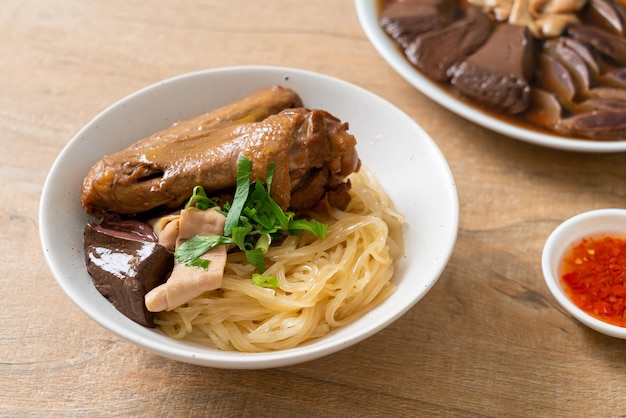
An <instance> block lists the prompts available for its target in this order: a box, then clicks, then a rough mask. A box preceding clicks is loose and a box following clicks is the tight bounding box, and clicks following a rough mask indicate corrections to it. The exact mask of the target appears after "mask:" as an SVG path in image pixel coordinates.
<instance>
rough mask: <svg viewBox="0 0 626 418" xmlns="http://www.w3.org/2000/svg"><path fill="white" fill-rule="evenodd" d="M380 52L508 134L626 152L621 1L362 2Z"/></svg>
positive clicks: (624, 10)
mask: <svg viewBox="0 0 626 418" xmlns="http://www.w3.org/2000/svg"><path fill="white" fill-rule="evenodd" d="M355 7H356V11H357V15H358V17H359V20H360V22H361V25H362V27H363V29H364V31H365V33H366V35H367V37H368V38H369V40H370V41H371V42H372V44H373V45H374V47H375V48H376V49H377V51H378V52H379V53H380V54H381V55H382V57H383V58H384V59H385V60H386V61H387V62H388V63H389V64H390V65H391V66H392V67H393V68H394V69H395V70H396V71H397V72H398V73H399V74H400V75H401V76H402V77H403V78H404V79H405V80H407V81H408V82H409V83H410V84H412V85H413V86H414V87H416V88H417V89H418V90H420V91H421V92H422V93H423V94H425V95H426V96H427V97H429V98H430V99H432V100H434V101H436V102H437V103H439V104H441V105H442V106H444V107H446V108H447V109H449V110H450V111H452V112H454V113H456V114H458V115H460V116H462V117H464V118H466V119H468V120H470V121H472V122H474V123H477V124H479V125H481V126H483V127H486V128H488V129H491V130H493V131H495V132H498V133H501V134H503V135H506V136H509V137H512V138H516V139H519V140H523V141H526V142H530V143H534V144H537V145H542V146H547V147H552V148H557V149H564V150H570V151H580V152H621V151H626V3H624V1H623V0H564V1H562V0H559V1H556V0H541V1H540V0H494V1H486V0H365V1H362V0H356V1H355Z"/></svg>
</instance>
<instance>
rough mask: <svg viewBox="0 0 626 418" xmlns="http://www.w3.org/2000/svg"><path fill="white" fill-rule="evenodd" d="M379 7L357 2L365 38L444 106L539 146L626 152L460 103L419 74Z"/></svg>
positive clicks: (371, 1) (622, 144) (373, 0)
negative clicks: (542, 130)
mask: <svg viewBox="0 0 626 418" xmlns="http://www.w3.org/2000/svg"><path fill="white" fill-rule="evenodd" d="M379 3H380V1H379V0H354V4H355V8H356V12H357V16H358V18H359V21H360V23H361V26H362V28H363V31H364V32H365V35H366V36H367V37H368V39H369V40H370V42H371V43H372V44H373V45H374V47H375V48H376V50H377V51H378V53H379V54H380V55H382V57H383V58H384V59H385V60H386V61H387V63H389V65H391V67H392V68H393V69H394V70H396V72H397V73H398V74H400V76H402V77H403V78H404V79H405V80H406V81H407V82H409V83H410V84H412V85H413V86H414V87H415V88H417V89H418V90H419V91H421V92H422V93H423V94H424V95H426V96H427V97H429V98H430V99H431V100H433V101H435V102H437V103H439V104H440V105H441V106H443V107H445V108H447V109H448V110H450V111H452V112H454V113H456V114H457V115H459V116H461V117H463V118H465V119H467V120H470V121H472V122H474V123H476V124H478V125H481V126H483V127H485V128H488V129H491V130H492V131H495V132H498V133H501V134H504V135H507V136H510V137H512V138H516V139H519V140H522V141H526V142H530V143H533V144H537V145H542V146H546V147H550V148H557V149H563V150H570V151H581V152H621V151H626V140H624V141H591V140H586V139H574V138H564V137H562V136H558V135H550V134H544V133H539V132H537V131H536V130H532V129H525V128H523V127H521V126H517V125H513V124H510V123H507V122H505V121H503V120H500V119H498V118H496V117H493V116H490V115H489V114H487V113H485V112H482V111H481V110H480V109H479V108H476V107H473V106H469V105H467V104H465V103H464V102H462V101H460V100H457V99H456V98H455V97H454V96H453V95H450V94H448V93H447V92H446V91H445V90H443V89H442V88H441V87H440V86H438V85H437V84H436V83H433V82H432V81H430V80H429V79H428V78H426V77H424V76H423V75H422V74H421V73H420V72H419V71H417V70H416V69H415V67H413V65H411V63H410V62H409V61H408V60H407V59H406V58H405V56H404V55H403V53H402V51H401V49H400V48H399V47H398V46H397V45H396V44H395V42H394V41H393V40H392V39H391V38H390V37H389V36H387V34H386V33H385V31H384V30H383V29H382V28H381V27H380V25H379V24H378V20H379V15H378V10H379V9H378V7H379V6H378V5H379Z"/></svg>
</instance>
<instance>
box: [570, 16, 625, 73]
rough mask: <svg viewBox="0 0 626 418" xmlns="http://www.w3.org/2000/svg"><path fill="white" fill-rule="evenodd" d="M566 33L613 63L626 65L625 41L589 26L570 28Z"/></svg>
mask: <svg viewBox="0 0 626 418" xmlns="http://www.w3.org/2000/svg"><path fill="white" fill-rule="evenodd" d="M567 33H568V34H569V35H571V36H573V37H574V38H576V39H578V40H579V41H581V42H583V43H585V44H588V45H590V46H592V47H594V48H595V49H596V50H598V51H599V52H601V53H602V54H604V55H606V56H607V57H610V58H611V59H613V60H614V61H615V62H617V63H619V64H621V65H626V39H624V38H621V37H619V36H617V35H613V34H611V33H609V32H606V31H603V30H602V29H598V28H596V27H593V26H589V25H573V26H570V27H568V28H567Z"/></svg>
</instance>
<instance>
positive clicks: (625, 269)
mask: <svg viewBox="0 0 626 418" xmlns="http://www.w3.org/2000/svg"><path fill="white" fill-rule="evenodd" d="M560 271H561V283H562V284H563V287H564V290H565V293H566V294H567V295H568V296H569V298H570V299H571V300H572V302H574V304H575V305H576V306H578V307H579V308H580V309H582V310H583V311H585V312H586V313H588V314H589V315H591V316H593V317H594V318H597V319H599V320H601V321H604V322H606V323H609V324H612V325H617V326H620V327H626V286H625V284H626V283H625V279H626V239H624V238H616V237H607V236H602V237H589V238H584V239H583V240H581V241H580V242H579V243H577V244H575V245H574V246H573V247H572V248H571V249H570V250H569V251H568V252H567V253H566V254H565V257H564V258H563V261H562V263H561V270H560Z"/></svg>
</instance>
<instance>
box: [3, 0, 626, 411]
mask: <svg viewBox="0 0 626 418" xmlns="http://www.w3.org/2000/svg"><path fill="white" fill-rule="evenodd" d="M250 64H264V65H280V66H289V67H295V68H303V69H307V70H312V71H316V72H321V73H324V74H328V75H331V76H335V77H339V78H341V79H344V80H346V81H349V82H351V83H354V84H356V85H359V86H362V87H364V88H366V89H368V90H370V91H372V92H374V93H376V94H378V95H380V96H382V97H383V98H385V99H387V100H389V101H391V102H392V103H394V104H395V105H396V106H398V107H399V108H400V109H402V110H403V111H404V112H406V113H407V114H408V115H410V116H411V117H412V118H413V119H414V120H416V121H417V122H418V123H419V124H420V125H421V126H422V127H423V128H424V129H425V130H426V131H427V132H428V133H429V134H430V135H431V136H432V138H433V139H434V140H435V142H436V143H437V144H438V146H439V147H440V148H441V150H442V151H443V153H444V155H445V156H446V158H447V160H448V162H449V164H450V166H451V169H452V171H453V173H454V175H455V178H456V185H457V188H458V193H459V200H460V229H459V235H458V241H457V245H456V248H455V250H454V253H453V255H452V258H451V260H450V263H449V265H448V267H447V268H446V270H445V271H444V273H443V275H442V276H441V278H440V279H439V281H438V282H437V284H436V285H435V286H434V288H433V289H432V291H431V292H430V293H429V294H427V295H426V297H425V298H424V299H422V301H420V302H419V303H418V304H417V305H416V306H415V307H414V308H413V309H411V310H410V311H409V312H408V313H407V314H406V315H404V316H403V317H402V318H400V319H399V320H398V321H396V322H395V323H393V324H392V325H391V326H389V327H388V328H386V329H385V330H383V331H381V332H380V333H378V334H376V335H374V336H372V337H371V338H369V339H367V340H365V341H363V342H361V343H359V344H357V345H355V346H353V347H351V348H348V349H345V350H343V351H341V352H338V353H336V354H334V355H330V356H328V357H325V358H322V359H319V360H315V361H311V362H308V363H304V364H300V365H295V366H290V367H284V368H278V369H270V370H258V371H229V370H218V369H211V368H204V367H198V366H192V365H187V364H183V363H178V362H174V361H171V360H167V359H164V358H161V357H159V356H157V355H154V354H151V353H149V352H147V351H145V350H143V349H140V348H138V347H136V346H134V345H132V344H130V343H128V342H126V341H123V340H120V339H119V338H117V337H116V336H114V335H113V334H111V333H110V332H108V331H107V330H105V329H103V328H101V327H100V326H98V325H97V324H95V323H94V322H93V321H92V320H90V319H89V318H88V317H87V316H86V315H84V314H83V313H82V312H81V311H80V310H79V309H78V308H76V307H75V306H74V305H73V303H72V302H71V301H70V300H69V299H68V298H67V297H66V296H65V294H64V293H63V292H62V290H61V289H60V287H59V286H58V285H57V284H56V282H55V280H54V279H53V277H52V275H51V273H50V272H49V270H48V268H47V266H46V264H45V261H44V258H43V255H42V252H41V245H40V242H39V230H38V227H39V225H38V203H39V197H40V193H41V190H42V186H43V183H44V181H45V178H46V175H47V173H48V170H49V169H50V167H51V165H52V163H53V161H54V160H55V158H56V156H57V155H58V153H59V152H60V151H61V149H62V148H63V147H64V146H65V144H66V143H67V142H68V141H69V139H70V138H71V137H72V136H73V135H74V134H75V133H76V132H77V131H78V130H79V129H80V128H81V127H82V126H83V125H84V124H86V123H87V122H88V121H89V120H90V119H91V118H93V117H94V116H96V115H97V114H98V113H99V112H100V111H102V110H103V109H104V108H105V107H107V106H108V105H110V104H111V103H113V102H115V101H117V100H119V99H120V98H122V97H124V96H126V95H127V94H129V93H131V92H133V91H135V90H137V89H139V88H141V87H144V86H146V85H148V84H151V83H154V82H156V81H158V80H161V79H164V78H167V77H171V76H175V75H179V74H182V73H186V72H189V71H195V70H199V69H206V68H216V67H223V66H234V65H250ZM0 146H1V150H0V179H1V182H0V201H1V202H2V203H3V204H2V206H0V224H1V225H2V230H1V232H0V254H1V255H0V281H1V286H0V301H1V302H0V303H1V306H2V309H1V318H2V324H1V326H0V376H1V378H0V415H2V416H5V415H6V416H225V417H240V416H241V417H259V416H306V417H316V416H319V417H336V416H344V417H352V416H355V417H356V416H359V417H362V416H367V417H379V416H446V417H450V416H491V417H502V416H519V417H524V416H528V417H531V416H532V417H538V416H545V417H555V416H568V417H569V416H580V417H589V416H607V417H609V416H610V417H618V416H626V364H625V363H626V341H623V340H619V339H615V338H611V337H607V336H604V335H601V334H598V333H596V332H594V331H592V330H590V329H588V328H586V327H585V326H583V325H581V324H580V323H579V322H577V321H576V320H574V319H573V318H572V317H571V316H569V315H568V314H567V313H566V312H565V311H564V310H563V309H561V308H560V307H559V306H558V305H557V304H556V301H555V300H554V299H553V298H552V296H551V295H550V293H549V291H548V289H547V287H546V286H545V284H544V281H543V277H542V274H541V268H540V257H541V251H542V247H543V244H544V242H545V240H546V238H547V236H548V234H549V233H550V232H551V230H552V229H553V228H554V227H556V226H557V225H558V224H559V223H560V222H562V221H563V220H565V219H566V218H568V217H570V216H572V215H574V214H577V213H579V212H582V211H586V210H589V209H594V208H603V207H623V206H624V205H625V204H626V155H625V154H623V153H617V154H583V153H572V152H565V151H559V150H553V149H548V148H542V147H539V146H534V145H530V144H527V143H523V142H520V141H517V140H514V139H511V138H507V137H504V136H502V135H499V134H495V133H492V132H490V131H488V130H486V129H483V128H481V127H479V126H476V125H473V124H472V123H470V122H467V121H466V120H464V119H462V118H461V117H459V116H456V115H454V114H452V113H450V112H449V111H447V110H445V109H444V108H442V107H440V106H439V105H437V104H435V103H434V102H432V101H430V100H429V99H427V98H426V97H425V96H423V95H422V94H421V93H419V92H418V91H416V90H415V89H413V88H412V87H411V86H410V85H409V84H407V83H406V82H405V81H404V80H403V79H401V78H400V76H399V75H397V74H396V73H395V72H394V71H393V70H392V69H391V67H390V66H389V65H388V64H387V63H385V62H384V61H383V59H382V58H381V57H380V56H379V55H378V53H377V52H376V51H375V50H374V48H373V46H372V45H371V44H370V43H369V42H368V40H367V38H366V37H365V35H364V33H363V31H362V29H361V27H360V25H359V23H358V20H357V17H356V14H355V10H354V5H353V2H352V1H351V0H308V1H295V0H272V1H271V2H269V1H268V2H261V1H253V0H247V1H246V0H229V1H217V0H195V1H194V0H180V1H179V0H161V1H154V2H149V1H141V0H106V1H105V0H89V1H85V0H2V1H1V2H0ZM415 181H420V179H415Z"/></svg>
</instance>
